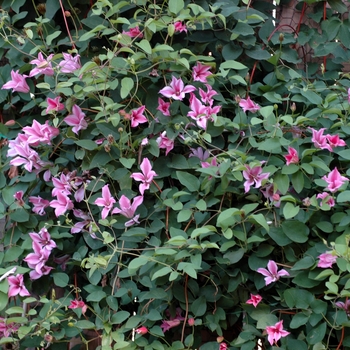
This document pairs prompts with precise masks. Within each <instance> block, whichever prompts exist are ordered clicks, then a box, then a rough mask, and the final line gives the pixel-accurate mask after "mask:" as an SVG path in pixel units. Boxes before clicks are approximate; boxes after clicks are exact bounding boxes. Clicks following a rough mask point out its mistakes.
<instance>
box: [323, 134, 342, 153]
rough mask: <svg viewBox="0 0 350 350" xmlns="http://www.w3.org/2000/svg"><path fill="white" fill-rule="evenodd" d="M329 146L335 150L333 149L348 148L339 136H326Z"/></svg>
mask: <svg viewBox="0 0 350 350" xmlns="http://www.w3.org/2000/svg"><path fill="white" fill-rule="evenodd" d="M326 138H327V141H328V143H329V146H330V147H331V149H332V150H333V147H343V146H346V143H345V141H344V140H342V139H340V138H339V135H326Z"/></svg>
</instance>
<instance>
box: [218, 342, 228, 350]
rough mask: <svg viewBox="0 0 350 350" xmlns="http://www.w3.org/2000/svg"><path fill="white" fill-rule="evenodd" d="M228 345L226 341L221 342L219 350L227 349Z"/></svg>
mask: <svg viewBox="0 0 350 350" xmlns="http://www.w3.org/2000/svg"><path fill="white" fill-rule="evenodd" d="M227 348H228V345H227V344H226V343H225V342H222V343H220V345H219V350H227Z"/></svg>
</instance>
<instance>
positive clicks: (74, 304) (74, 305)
mask: <svg viewBox="0 0 350 350" xmlns="http://www.w3.org/2000/svg"><path fill="white" fill-rule="evenodd" d="M68 309H72V310H74V309H81V312H82V313H83V315H84V314H85V312H86V310H87V305H86V304H85V303H84V301H82V300H77V299H74V300H71V301H70V305H69V306H68Z"/></svg>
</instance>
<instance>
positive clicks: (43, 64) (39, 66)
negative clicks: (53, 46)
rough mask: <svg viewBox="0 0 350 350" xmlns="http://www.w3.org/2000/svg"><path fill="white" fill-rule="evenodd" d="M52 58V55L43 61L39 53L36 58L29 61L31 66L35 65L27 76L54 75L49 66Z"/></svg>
mask: <svg viewBox="0 0 350 350" xmlns="http://www.w3.org/2000/svg"><path fill="white" fill-rule="evenodd" d="M52 57H53V54H51V55H49V56H47V58H46V59H45V58H44V56H43V54H42V53H41V52H39V54H38V58H36V59H34V60H32V61H30V63H31V64H36V67H35V68H33V69H32V70H31V71H30V73H29V76H30V77H34V76H35V75H38V74H44V75H49V76H51V75H54V74H55V71H54V70H53V68H52V65H51V59H52Z"/></svg>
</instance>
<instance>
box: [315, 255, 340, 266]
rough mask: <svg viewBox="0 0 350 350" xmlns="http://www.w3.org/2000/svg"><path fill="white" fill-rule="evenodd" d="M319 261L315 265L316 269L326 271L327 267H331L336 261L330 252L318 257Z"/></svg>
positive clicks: (335, 257)
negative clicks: (319, 268)
mask: <svg viewBox="0 0 350 350" xmlns="http://www.w3.org/2000/svg"><path fill="white" fill-rule="evenodd" d="M318 258H319V259H320V260H319V262H318V263H317V267H321V268H323V269H327V268H328V267H332V265H333V264H334V263H335V262H336V261H337V256H336V255H333V254H332V252H326V253H323V254H321V255H319V256H318Z"/></svg>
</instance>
